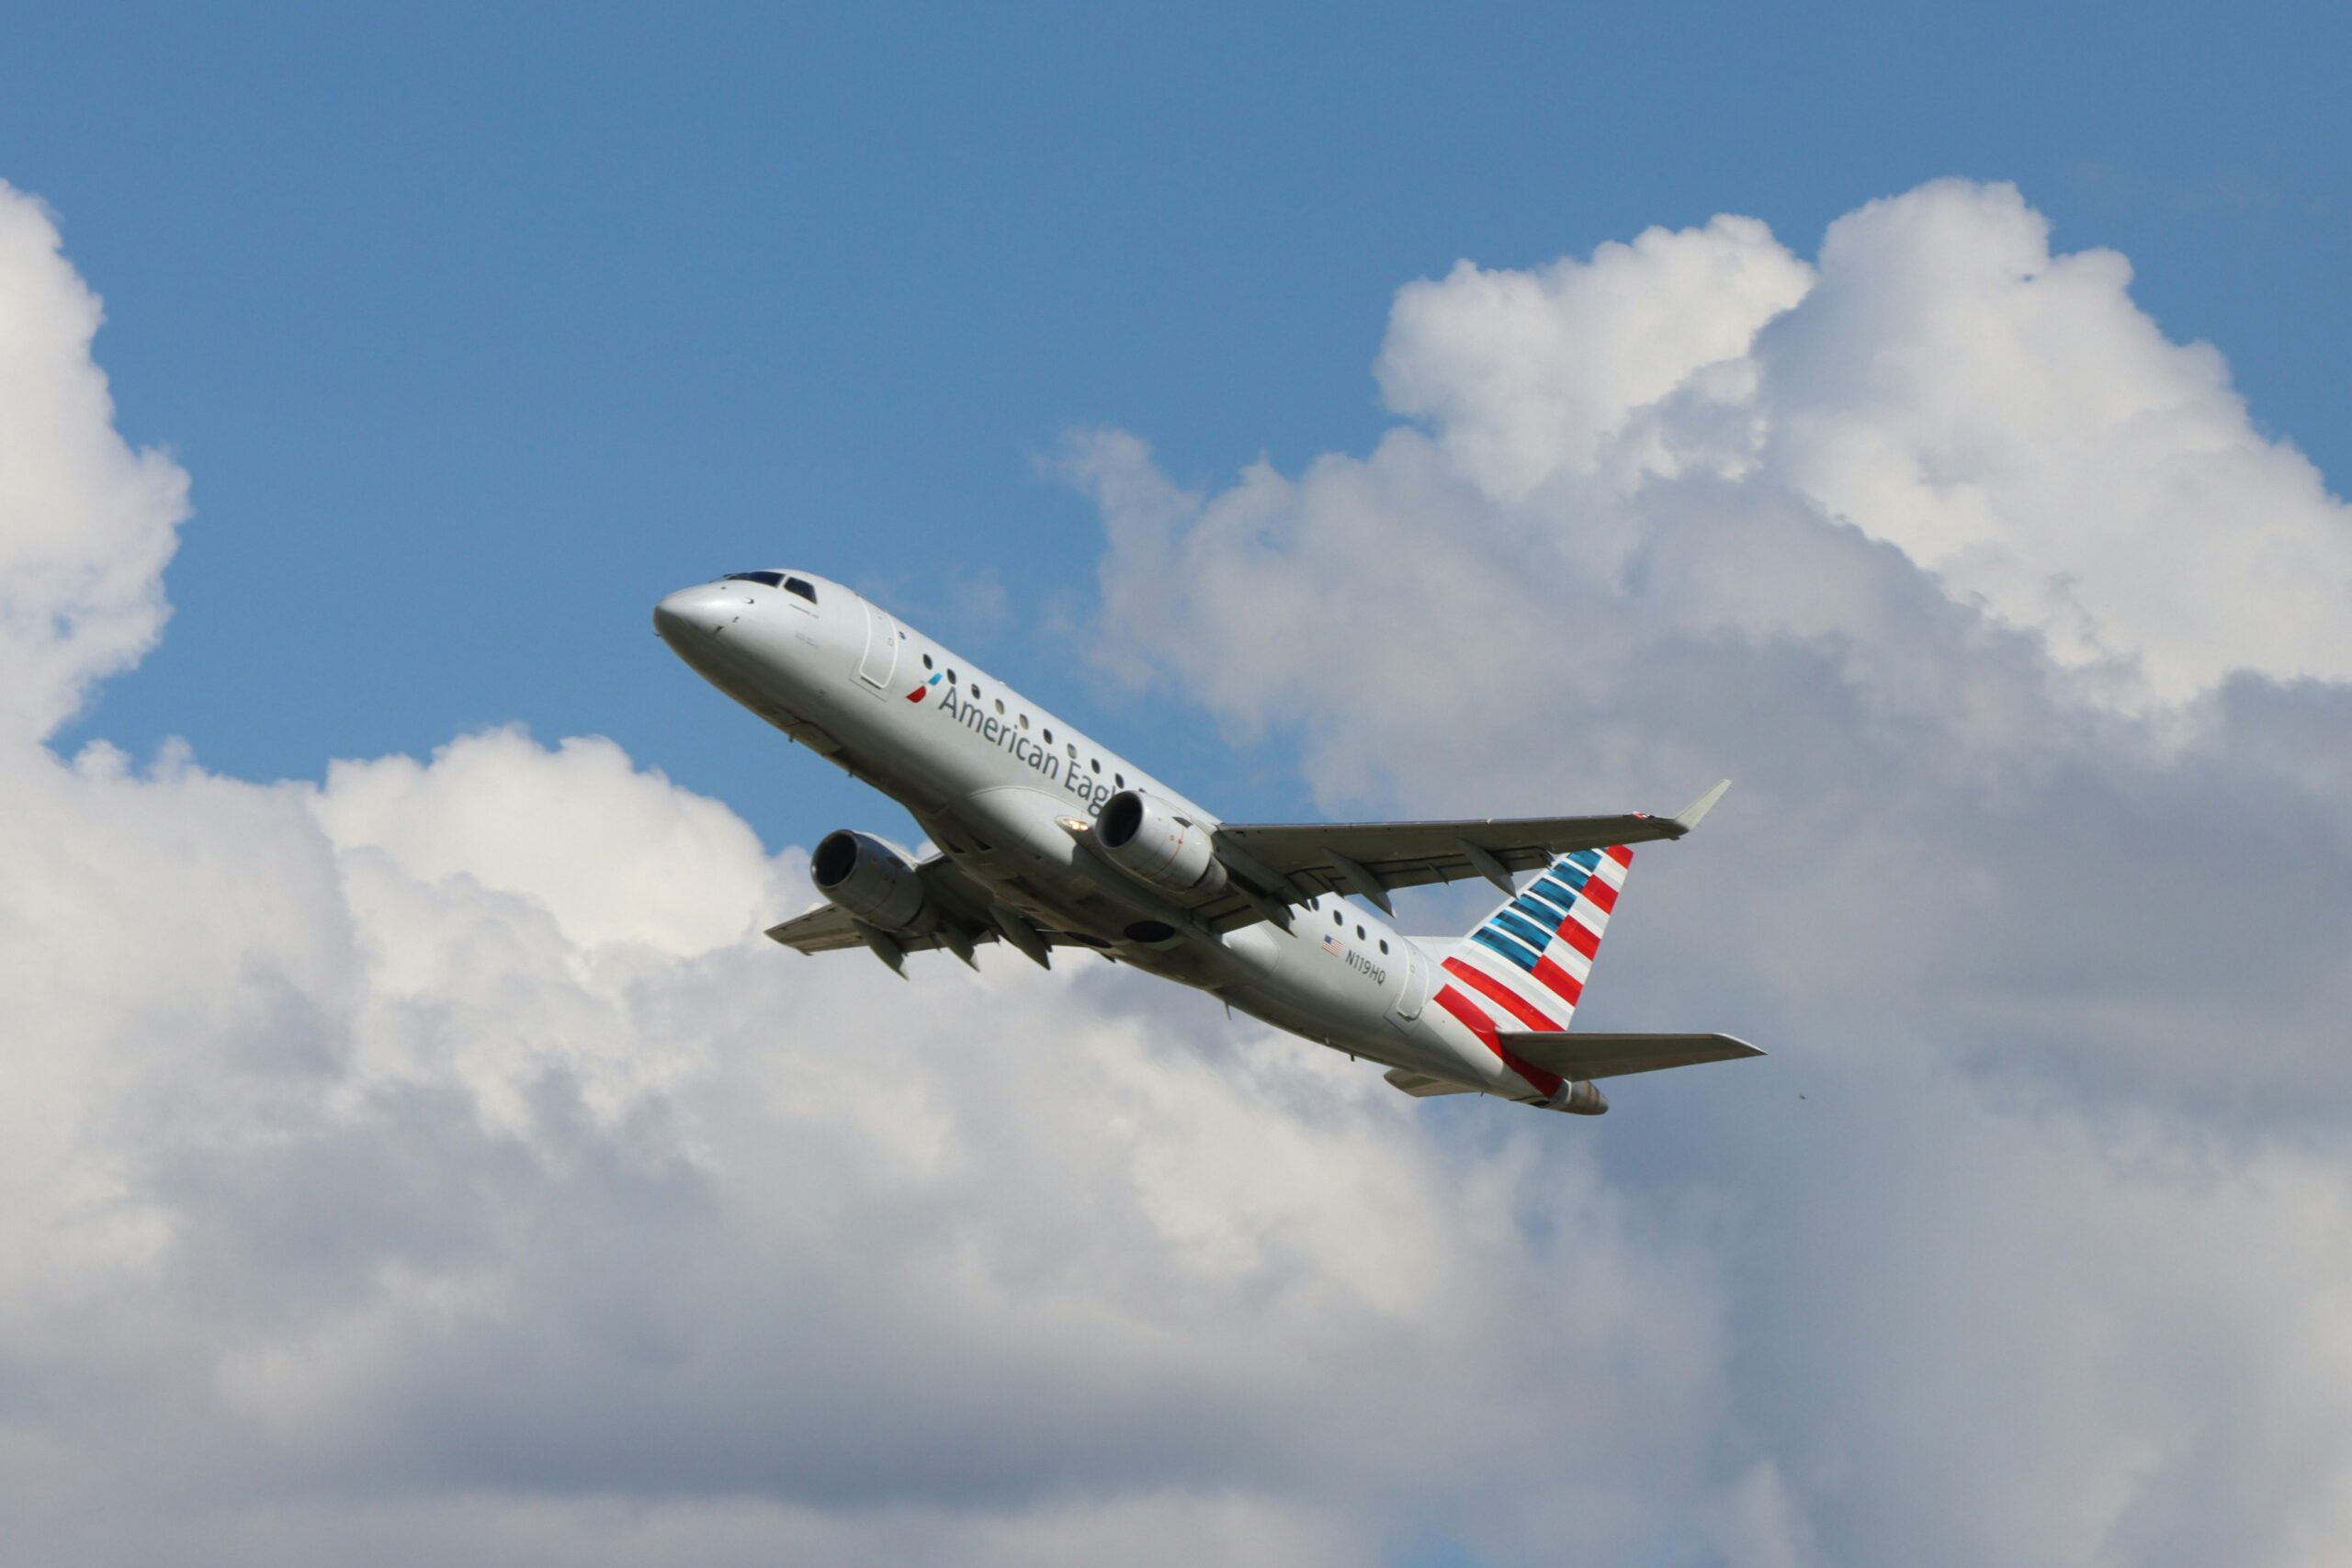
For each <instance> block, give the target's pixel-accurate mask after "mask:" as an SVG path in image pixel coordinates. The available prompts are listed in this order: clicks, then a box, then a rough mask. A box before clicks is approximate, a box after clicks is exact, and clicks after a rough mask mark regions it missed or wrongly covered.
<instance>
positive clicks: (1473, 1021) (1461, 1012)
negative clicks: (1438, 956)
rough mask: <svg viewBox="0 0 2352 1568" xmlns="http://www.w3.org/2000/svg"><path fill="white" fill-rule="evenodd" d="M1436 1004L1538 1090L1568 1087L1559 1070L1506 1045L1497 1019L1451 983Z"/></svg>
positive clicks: (1545, 1092)
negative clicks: (1498, 1031)
mask: <svg viewBox="0 0 2352 1568" xmlns="http://www.w3.org/2000/svg"><path fill="white" fill-rule="evenodd" d="M1437 1005H1438V1006H1440V1007H1442V1008H1443V1009H1444V1010H1446V1011H1448V1012H1450V1013H1452V1014H1453V1016H1454V1017H1455V1018H1456V1019H1458V1020H1459V1021H1461V1023H1462V1025H1463V1027H1464V1028H1465V1029H1467V1030H1469V1031H1470V1032H1471V1033H1473V1034H1475V1035H1476V1036H1477V1037H1478V1038H1479V1039H1480V1040H1481V1041H1483V1042H1484V1043H1486V1047H1487V1050H1489V1051H1492V1052H1493V1053H1494V1054H1495V1055H1498V1056H1499V1057H1501V1058H1502V1064H1503V1066H1506V1067H1509V1068H1510V1070H1511V1071H1512V1072H1514V1073H1517V1074H1518V1075H1519V1076H1520V1077H1523V1078H1525V1079H1526V1080H1527V1081H1528V1084H1529V1085H1530V1087H1532V1088H1533V1089H1535V1091H1536V1092H1537V1093H1539V1094H1541V1095H1544V1097H1545V1098H1546V1099H1549V1098H1550V1097H1551V1096H1553V1095H1555V1094H1557V1093H1559V1092H1560V1090H1561V1089H1564V1088H1566V1085H1567V1081H1568V1080H1567V1079H1566V1078H1564V1077H1560V1076H1559V1075H1558V1074H1557V1073H1547V1072H1545V1071H1544V1069H1543V1068H1541V1067H1539V1066H1536V1065H1535V1064H1534V1063H1532V1062H1530V1061H1527V1060H1524V1059H1523V1058H1521V1056H1520V1055H1519V1054H1518V1053H1517V1052H1515V1051H1511V1050H1510V1049H1507V1048H1506V1047H1505V1046H1504V1044H1503V1043H1502V1041H1501V1040H1499V1039H1498V1038H1497V1037H1496V1034H1495V1021H1494V1020H1493V1019H1491V1018H1488V1017H1487V1015H1486V1014H1485V1013H1483V1012H1480V1011H1479V1010H1477V1008H1476V1006H1475V1005H1474V1004H1473V1003H1472V1002H1471V1000H1470V998H1467V997H1465V996H1464V995H1463V994H1462V993H1461V992H1460V991H1458V990H1456V989H1454V988H1453V987H1452V986H1444V987H1440V988H1439V990H1438V993H1437Z"/></svg>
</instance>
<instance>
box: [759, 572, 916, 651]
mask: <svg viewBox="0 0 2352 1568" xmlns="http://www.w3.org/2000/svg"><path fill="white" fill-rule="evenodd" d="M768 575H769V576H771V577H773V576H775V573H774V572H770V573H769V574H768ZM784 591H785V592H786V593H797V594H799V595H800V596H801V597H802V598H803V599H806V600H808V601H809V603H810V604H815V603H816V602H817V587H816V584H814V583H812V582H810V581H809V580H808V579H807V578H805V577H787V578H786V579H785V580H784ZM906 635H907V634H906V633H904V632H900V633H899V636H900V637H904V636H906Z"/></svg>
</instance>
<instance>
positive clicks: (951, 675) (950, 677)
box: [947, 670, 956, 686]
mask: <svg viewBox="0 0 2352 1568" xmlns="http://www.w3.org/2000/svg"><path fill="white" fill-rule="evenodd" d="M947 683H948V684H949V685H951V686H952V685H954V684H955V683H956V671H953V670H950V671H948V672H947Z"/></svg>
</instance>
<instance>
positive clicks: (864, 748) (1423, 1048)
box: [654, 572, 1543, 1100]
mask: <svg viewBox="0 0 2352 1568" xmlns="http://www.w3.org/2000/svg"><path fill="white" fill-rule="evenodd" d="M765 575H771V576H773V575H776V574H773V573H771V574H765ZM790 575H791V577H793V578H794V579H797V580H798V581H801V582H802V583H804V584H806V585H807V586H808V588H809V590H810V592H811V593H813V598H812V597H810V596H809V594H804V593H799V592H789V591H787V590H786V588H785V587H783V586H781V585H780V584H769V583H765V582H761V581H744V580H731V579H730V580H721V581H717V582H711V583H706V584H703V585H701V586H699V587H695V588H689V589H684V590H682V591H680V592H676V593H673V594H672V595H670V596H669V597H668V598H666V599H664V600H662V604H661V605H660V606H659V607H658V608H657V609H656V611H655V615H654V619H655V625H656V626H657V627H658V629H659V630H660V632H661V634H662V637H663V639H664V640H665V641H666V642H668V643H669V644H670V646H671V647H672V648H673V649H675V650H676V652H677V653H678V654H679V655H680V657H682V658H684V660H686V661H687V662H688V663H689V664H691V665H692V666H693V667H694V668H695V670H696V671H698V672H699V673H701V674H702V675H703V676H704V677H705V678H706V679H707V680H709V681H710V682H712V683H713V684H715V685H717V686H718V688H719V689H720V690H722V691H724V692H726V693H727V694H729V696H731V697H733V698H734V699H735V700H736V701H737V702H739V703H741V704H742V705H744V706H745V707H748V708H750V709H751V710H752V712H753V713H755V714H758V715H759V716H761V717H763V718H764V719H766V720H768V721H769V722H770V723H771V724H774V725H775V726H776V727H777V728H781V729H783V730H784V731H785V732H786V734H787V735H790V736H791V737H792V738H793V739H796V740H798V741H800V742H802V743H803V744H805V745H807V746H809V747H810V748H811V749H812V750H816V751H818V752H819V753H820V755H823V756H825V757H827V758H828V759H830V760H831V761H833V762H835V763H836V764H838V765H839V766H841V767H842V768H843V769H846V770H847V771H848V772H849V773H852V774H853V775H854V776H855V777H857V778H860V779H862V780H864V781H865V782H866V783H868V784H872V785H874V786H875V787H876V789H879V790H881V791H882V792H883V793H884V794H886V795H889V796H890V797H891V798H892V799H894V800H896V801H898V802H899V804H900V805H902V806H904V807H906V808H907V809H908V811H910V813H912V814H913V816H914V818H915V820H916V821H917V822H918V823H919V824H921V826H922V829H923V831H924V832H925V833H926V834H928V835H929V836H930V838H931V840H932V841H933V843H934V844H936V845H937V846H938V848H939V850H940V851H941V852H943V853H944V854H946V855H947V856H949V857H950V858H951V859H953V860H954V862H955V863H956V866H957V867H958V869H960V870H961V871H963V872H964V873H965V874H967V875H968V876H969V877H971V878H972V879H973V880H974V881H976V882H978V884H979V885H980V886H983V887H984V888H986V889H987V890H988V892H989V894H991V895H993V896H994V897H995V898H996V899H998V900H999V901H1000V902H1001V903H1002V904H1003V905H1005V906H1006V907H1008V908H1011V909H1013V910H1017V911H1019V912H1021V913H1022V914H1023V916H1024V917H1026V918H1027V919H1029V920H1030V921H1031V922H1033V923H1034V924H1035V925H1036V926H1037V927H1040V928H1042V929H1044V930H1046V931H1054V932H1059V933H1067V935H1068V936H1069V938H1073V939H1075V940H1077V941H1079V942H1083V943H1085V944H1086V945H1090V946H1094V947H1096V948H1097V949H1098V950H1099V951H1102V952H1104V953H1109V954H1111V955H1112V956H1114V957H1116V958H1118V959H1119V960H1121V961H1123V962H1125V963H1128V964H1134V965H1135V966H1136V968H1138V969H1144V970H1148V971H1149V972H1150V973H1152V974H1155V975H1159V976H1164V977H1166V978H1168V979H1171V980H1177V981H1181V982H1182V983H1183V984H1185V985H1188V986H1193V987H1199V988H1200V989H1203V990H1206V991H1209V992H1211V993H1213V994H1215V995H1216V996H1217V997H1218V998H1221V999H1223V1000H1224V1001H1226V1002H1228V1003H1230V1004H1231V1005H1232V1006H1234V1007H1236V1008H1238V1009H1240V1010H1243V1011H1245V1012H1248V1013H1250V1014H1251V1015H1253V1016H1255V1017H1257V1018H1261V1019H1263V1020H1264V1021H1267V1022H1269V1023H1272V1024H1274V1025H1276V1026H1277V1027H1279V1028H1282V1029H1285V1030H1288V1031H1290V1032H1293V1033H1295V1034H1299V1035H1302V1036H1304V1037H1306V1039H1309V1040H1314V1041H1317V1042H1319V1043H1322V1044H1325V1045H1329V1046H1330V1047H1332V1048H1333V1049H1335V1050H1340V1051H1344V1052H1347V1053H1348V1054H1350V1055H1357V1056H1365V1057H1369V1058H1371V1059H1372V1060H1374V1061H1376V1062H1380V1063H1383V1064H1385V1065H1386V1066H1394V1067H1404V1068H1407V1069H1408V1070H1410V1071H1412V1072H1416V1073H1425V1074H1429V1075H1431V1076H1433V1077H1441V1078H1444V1079H1449V1080H1452V1081H1453V1082H1457V1083H1460V1084H1464V1085H1466V1086H1469V1087H1473V1088H1476V1089H1483V1090H1485V1091H1486V1092H1487V1093H1492V1094H1498V1095H1503V1096H1506V1097H1508V1098H1510V1099H1514V1100H1540V1099H1542V1098H1543V1091H1542V1090H1541V1089H1537V1088H1536V1087H1534V1086H1532V1085H1531V1084H1529V1083H1528V1082H1527V1081H1525V1080H1524V1079H1522V1078H1521V1077H1519V1076H1518V1075H1517V1074H1516V1073H1514V1072H1512V1071H1511V1070H1510V1068H1509V1067H1508V1066H1504V1065H1503V1063H1502V1062H1501V1061H1500V1060H1499V1059H1498V1056H1497V1054H1496V1053H1495V1052H1493V1051H1491V1050H1489V1049H1487V1047H1486V1046H1485V1045H1484V1044H1483V1043H1481V1042H1480V1041H1479V1040H1478V1039H1477V1038H1476V1035H1474V1034H1473V1033H1472V1032H1471V1031H1470V1030H1469V1029H1468V1028H1466V1027H1464V1025H1463V1024H1462V1023H1461V1022H1460V1021H1457V1020H1456V1019H1454V1018H1453V1017H1452V1016H1450V1015H1449V1014H1447V1013H1446V1012H1445V1011H1444V1010H1442V1009H1439V1008H1435V1007H1432V1006H1430V998H1431V995H1432V992H1433V991H1434V990H1435V989H1436V988H1437V987H1439V986H1441V985H1442V983H1443V980H1444V976H1443V975H1442V973H1441V972H1440V955H1439V954H1433V953H1431V952H1430V951H1429V950H1428V949H1426V948H1424V947H1423V946H1422V945H1421V944H1419V943H1417V942H1415V941H1414V940H1413V939H1412V938H1410V937H1408V936H1405V935H1403V934H1401V933H1399V932H1398V931H1397V930H1396V929H1395V927H1394V926H1392V925H1391V924H1389V923H1388V922H1387V921H1386V920H1385V919H1383V918H1382V917H1381V916H1380V915H1379V914H1377V913H1376V912H1374V911H1373V910H1372V909H1370V908H1366V907H1364V906H1363V905H1360V904H1357V903H1354V902H1351V901H1350V900H1347V899H1343V898H1340V897H1334V896H1330V895H1326V896H1325V897H1320V898H1317V900H1315V901H1314V902H1313V903H1312V904H1307V905H1301V906H1296V907H1295V908H1292V909H1291V911H1290V917H1291V919H1290V927H1289V929H1287V930H1285V929H1283V927H1282V926H1281V925H1278V924H1276V923H1274V922H1272V921H1265V920H1261V921H1259V922H1258V923H1255V924H1252V925H1248V926H1243V927H1241V928H1240V929H1238V930H1235V931H1227V932H1226V933H1225V934H1223V935H1221V936H1218V935H1212V934H1210V933H1209V932H1207V931H1204V930H1202V929H1201V928H1200V927H1198V926H1197V925H1194V924H1193V923H1192V922H1191V921H1190V920H1189V919H1187V918H1186V916H1185V914H1184V912H1183V910H1182V908H1179V907H1177V906H1176V905H1174V904H1172V903H1171V902H1170V899H1169V898H1168V897H1166V896H1164V895H1162V894H1161V893H1159V892H1158V891H1156V890H1154V889H1153V888H1151V887H1149V886H1146V885H1145V884H1143V883H1142V882H1140V881H1137V880H1136V879H1135V878H1133V877H1130V876H1128V875H1127V874H1125V873H1124V872H1122V871H1120V870H1119V869H1118V868H1116V867H1115V866H1114V865H1112V864H1111V863H1109V862H1108V861H1106V860H1105V859H1104V858H1103V856H1102V855H1101V854H1099V853H1098V852H1096V851H1095V850H1094V849H1093V848H1091V846H1090V845H1089V844H1088V843H1087V842H1085V840H1086V839H1087V837H1088V835H1087V834H1085V833H1083V832H1073V831H1072V830H1071V829H1072V826H1073V825H1074V824H1075V823H1084V822H1087V821H1091V818H1093V817H1094V815H1095V814H1096V813H1097V812H1099V811H1100V810H1101V809H1102V807H1103V802H1104V801H1106V800H1108V799H1109V798H1110V797H1111V796H1112V795H1113V794H1114V793H1115V792H1117V791H1119V790H1121V789H1134V790H1138V791H1141V792H1142V793H1144V794H1146V795H1150V796H1154V797H1157V798H1158V799H1159V800H1160V801H1162V802H1165V803H1167V804H1168V805H1169V806H1170V807H1172V808H1174V809H1176V810H1179V811H1181V812H1182V813H1184V814H1185V815H1187V816H1190V817H1192V818H1194V819H1195V820H1197V821H1198V822H1199V823H1201V824H1202V825H1203V826H1204V828H1209V829H1214V828H1215V827H1216V825H1217V820H1218V819H1217V818H1216V817H1215V816H1214V815H1213V814H1212V813H1210V812H1208V811H1207V810H1205V809H1204V808H1203V807H1200V806H1198V805H1197V804H1195V803H1193V802H1192V801H1191V800H1189V799H1187V798H1186V797H1185V796H1184V795H1181V794H1179V793H1178V792H1177V791H1175V790H1173V789H1171V788H1170V787H1169V786H1168V785H1166V784H1162V783H1161V782H1160V781H1159V780H1158V779H1156V778H1154V777H1153V776H1152V775H1151V774H1149V773H1146V772H1145V771H1144V770H1143V769H1141V768H1139V767H1137V766H1136V764H1135V763H1133V762H1131V761H1127V760H1126V759H1125V758H1124V757H1122V756H1119V755H1118V754H1117V753H1115V752H1114V751H1112V750H1109V749H1107V748H1105V747H1103V746H1101V745H1099V744H1097V743H1096V742H1094V741H1093V740H1091V739H1089V738H1088V737H1087V736H1085V735H1083V734H1081V733H1080V731H1079V730H1077V729H1076V728H1074V727H1072V726H1070V725H1069V724H1067V723H1065V722H1064V721H1063V720H1061V719H1059V718H1057V717H1056V716H1053V715H1052V714H1050V713H1047V712H1046V710H1045V709H1044V708H1042V707H1040V706H1039V705H1036V704H1035V703H1032V702H1030V701H1029V700H1027V699H1026V698H1024V697H1023V696H1022V695H1021V694H1020V693H1019V692H1017V691H1015V690H1013V689H1012V687H1011V686H1009V685H1007V684H1005V683H1004V682H1001V681H1000V680H999V679H998V678H997V677H995V676H993V675H991V674H989V672H988V671H984V670H980V669H978V668H976V667H975V666H974V665H973V664H972V662H971V661H970V660H967V659H964V658H962V657H961V656H960V655H957V654H956V653H953V652H951V651H950V650H948V649H945V648H944V647H942V646H941V645H940V644H938V643H936V642H933V641H932V640H931V639H930V638H929V637H924V636H923V635H922V633H921V632H919V631H917V630H915V629H914V628H913V627H911V626H904V625H901V624H900V623H899V622H898V621H896V620H895V619H894V618H893V617H891V616H890V615H888V613H887V612H885V611H883V610H882V609H881V608H880V607H878V606H876V605H875V604H872V603H871V602H870V601H868V600H865V599H864V598H861V597H860V596H858V595H857V594H855V593H853V592H850V591H849V590H848V589H846V588H843V587H842V586H841V585H840V584H838V583H835V582H831V581H827V580H825V579H823V578H819V577H814V576H812V575H810V574H809V573H807V572H795V573H792V574H790ZM1161 928H1165V929H1166V931H1168V932H1170V933H1172V934H1164V935H1163V934H1161ZM1138 933H1141V934H1143V935H1148V936H1149V937H1151V938H1152V939H1153V940H1137V937H1138Z"/></svg>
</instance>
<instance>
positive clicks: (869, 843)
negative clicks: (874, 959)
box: [809, 828, 930, 931]
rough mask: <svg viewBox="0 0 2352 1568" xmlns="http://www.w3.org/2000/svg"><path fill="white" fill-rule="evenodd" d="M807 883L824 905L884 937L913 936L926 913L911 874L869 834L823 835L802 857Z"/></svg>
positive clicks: (846, 831) (839, 832)
mask: <svg viewBox="0 0 2352 1568" xmlns="http://www.w3.org/2000/svg"><path fill="white" fill-rule="evenodd" d="M809 880H810V881H812V882H814V883H815V884H816V885H817V891H818V892H820V893H821V894H823V895H824V896H825V897H826V899H827V900H828V901H829V902H831V903H832V904H835V905H837V906H839V907H840V908H843V909H846V910H848V911H849V912H850V913H851V914H853V915H855V916H856V917H857V918H858V919H861V920H864V921H865V923H866V924H868V925H871V926H878V927H880V928H881V929H882V930H884V931H914V930H916V929H918V928H919V927H921V926H922V925H923V924H924V923H925V920H926V917H927V916H928V915H929V913H930V911H929V909H928V908H926V905H927V903H928V898H927V896H926V895H925V894H924V892H923V886H922V877H920V876H918V875H916V874H915V868H914V867H913V866H911V865H910V864H908V863H907V858H906V857H905V856H904V855H902V854H900V853H899V852H898V851H896V850H894V849H892V848H891V847H890V846H889V845H888V844H886V843H884V842H883V841H882V840H879V839H877V838H875V837H874V836H873V835H872V834H870V833H853V832H851V831H850V830H849V829H846V828H843V829H837V830H836V831H833V832H831V833H828V834H826V835H825V836H824V838H823V839H821V840H819V841H818V844H817V852H816V853H815V854H813V855H811V856H809Z"/></svg>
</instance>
